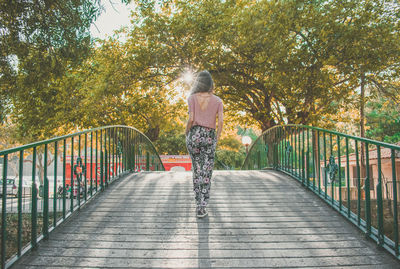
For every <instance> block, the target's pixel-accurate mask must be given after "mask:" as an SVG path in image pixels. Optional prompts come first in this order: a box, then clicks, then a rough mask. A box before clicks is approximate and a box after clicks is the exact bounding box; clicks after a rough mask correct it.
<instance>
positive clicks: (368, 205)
mask: <svg viewBox="0 0 400 269" xmlns="http://www.w3.org/2000/svg"><path fill="white" fill-rule="evenodd" d="M368 146H369V145H368V143H365V161H366V168H365V169H366V170H367V171H366V172H367V177H366V178H365V184H364V190H365V218H366V222H367V235H371V199H370V189H369V180H370V178H369V177H370V174H369V149H368Z"/></svg>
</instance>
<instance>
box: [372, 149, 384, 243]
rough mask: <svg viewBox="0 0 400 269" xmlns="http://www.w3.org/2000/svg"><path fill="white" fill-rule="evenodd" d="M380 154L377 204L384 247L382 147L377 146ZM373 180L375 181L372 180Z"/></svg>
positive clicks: (380, 241)
mask: <svg viewBox="0 0 400 269" xmlns="http://www.w3.org/2000/svg"><path fill="white" fill-rule="evenodd" d="M376 150H377V153H378V184H377V186H376V195H377V197H376V198H377V203H378V207H377V209H378V244H379V245H380V246H383V240H384V237H383V235H384V230H383V204H382V175H381V171H382V164H381V147H380V146H377V148H376ZM372 180H373V179H372Z"/></svg>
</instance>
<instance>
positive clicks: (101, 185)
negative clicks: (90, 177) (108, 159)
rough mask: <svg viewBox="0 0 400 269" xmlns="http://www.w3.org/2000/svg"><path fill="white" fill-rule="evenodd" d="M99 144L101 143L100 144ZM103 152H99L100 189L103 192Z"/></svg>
mask: <svg viewBox="0 0 400 269" xmlns="http://www.w3.org/2000/svg"><path fill="white" fill-rule="evenodd" d="M100 143H101V142H100ZM103 155H104V154H103V151H100V189H101V190H102V191H103V190H104V178H103V169H104V162H103V158H104V157H103Z"/></svg>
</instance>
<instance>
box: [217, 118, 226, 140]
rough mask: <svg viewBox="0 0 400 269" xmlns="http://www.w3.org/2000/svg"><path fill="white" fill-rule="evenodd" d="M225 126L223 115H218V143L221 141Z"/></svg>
mask: <svg viewBox="0 0 400 269" xmlns="http://www.w3.org/2000/svg"><path fill="white" fill-rule="evenodd" d="M223 126H224V118H223V116H222V114H220V115H218V127H217V142H218V141H219V138H220V137H221V133H222V127H223Z"/></svg>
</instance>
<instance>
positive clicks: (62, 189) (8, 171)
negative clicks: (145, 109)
mask: <svg viewBox="0 0 400 269" xmlns="http://www.w3.org/2000/svg"><path fill="white" fill-rule="evenodd" d="M0 161H1V164H2V165H1V166H0V173H1V174H0V175H1V182H0V194H1V196H2V198H1V208H2V212H1V244H0V248H1V249H0V253H1V268H7V267H9V266H11V265H12V264H13V263H14V262H15V261H16V260H18V259H19V258H20V257H21V256H22V255H23V254H24V253H26V252H27V251H29V250H30V249H32V248H35V247H36V245H37V243H38V242H39V241H40V240H42V239H43V238H47V237H48V236H49V232H51V231H52V230H53V229H54V228H55V227H57V226H58V225H59V224H61V223H62V222H63V221H64V220H65V219H66V218H68V217H69V216H70V215H71V214H72V213H73V212H74V211H76V210H79V209H80V207H81V206H82V205H83V204H85V203H86V202H87V201H88V200H90V199H91V198H92V197H93V196H94V195H96V193H98V191H102V190H104V189H105V188H106V187H107V186H108V185H109V184H110V183H111V182H113V181H114V180H115V179H117V178H118V177H120V176H121V175H124V174H126V173H129V172H134V171H142V170H147V171H149V170H153V171H158V170H164V166H163V164H162V162H161V160H160V157H159V156H158V154H157V152H156V150H155V148H154V146H153V144H152V143H151V141H150V140H149V139H148V138H147V137H146V136H145V135H144V134H143V133H141V132H139V131H138V130H136V129H135V128H131V127H127V126H120V125H116V126H106V127H101V128H96V129H92V130H87V131H83V132H79V133H75V134H71V135H66V136H61V137H56V138H53V139H49V140H45V141H40V142H37V143H32V144H29V145H24V146H20V147H16V148H13V149H8V150H3V151H0Z"/></svg>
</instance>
